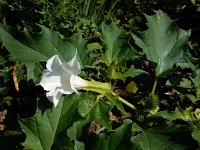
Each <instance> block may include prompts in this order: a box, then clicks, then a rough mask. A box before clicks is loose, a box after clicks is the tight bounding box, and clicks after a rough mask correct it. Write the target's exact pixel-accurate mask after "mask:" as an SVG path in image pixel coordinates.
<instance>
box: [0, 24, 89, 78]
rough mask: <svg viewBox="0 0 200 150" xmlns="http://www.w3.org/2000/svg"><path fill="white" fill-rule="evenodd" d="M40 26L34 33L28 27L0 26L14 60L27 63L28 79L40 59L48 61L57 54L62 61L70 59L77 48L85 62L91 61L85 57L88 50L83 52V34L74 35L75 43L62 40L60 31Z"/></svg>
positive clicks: (3, 39) (32, 76) (2, 36)
mask: <svg viewBox="0 0 200 150" xmlns="http://www.w3.org/2000/svg"><path fill="white" fill-rule="evenodd" d="M40 28H41V31H40V32H38V33H34V32H31V31H28V30H27V29H24V30H23V31H18V30H16V29H14V28H9V27H8V26H4V25H1V27H0V37H1V40H2V42H3V44H4V46H5V47H6V48H7V50H8V51H9V52H10V54H11V59H12V60H14V61H20V62H22V63H25V65H26V66H27V70H28V71H27V73H28V79H34V73H33V70H34V68H35V64H36V63H37V62H38V61H46V60H48V59H49V58H50V57H52V56H53V55H56V54H57V55H59V56H60V58H61V60H62V61H68V60H70V59H71V58H72V57H73V55H74V53H75V49H76V48H81V49H79V50H78V52H81V55H82V56H83V57H81V58H82V61H83V63H89V62H88V61H87V58H88V57H85V56H86V55H87V52H83V47H84V44H85V43H86V41H84V40H83V39H82V37H81V36H78V37H73V39H74V38H76V39H77V41H76V42H74V40H73V39H72V42H73V43H71V42H69V41H64V40H61V38H60V36H59V33H58V32H55V31H52V30H50V29H48V28H46V27H44V26H40ZM83 54H84V55H83ZM84 65H89V64H84Z"/></svg>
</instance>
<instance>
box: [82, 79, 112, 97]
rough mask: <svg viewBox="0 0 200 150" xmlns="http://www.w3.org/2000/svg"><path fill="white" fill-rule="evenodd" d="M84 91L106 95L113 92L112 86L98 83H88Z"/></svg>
mask: <svg viewBox="0 0 200 150" xmlns="http://www.w3.org/2000/svg"><path fill="white" fill-rule="evenodd" d="M82 89H84V90H89V91H94V92H97V93H100V94H106V93H108V92H110V91H111V84H110V83H102V82H98V81H87V86H85V87H82Z"/></svg>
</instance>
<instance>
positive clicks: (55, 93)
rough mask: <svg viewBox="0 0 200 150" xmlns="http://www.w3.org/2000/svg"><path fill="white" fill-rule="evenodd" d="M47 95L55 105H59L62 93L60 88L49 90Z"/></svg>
mask: <svg viewBox="0 0 200 150" xmlns="http://www.w3.org/2000/svg"><path fill="white" fill-rule="evenodd" d="M46 96H47V98H48V100H49V101H50V102H52V103H53V104H54V106H57V104H58V102H59V99H60V97H61V96H62V93H61V92H60V91H59V90H58V89H55V90H51V91H49V92H47V93H46Z"/></svg>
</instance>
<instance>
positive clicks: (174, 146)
mask: <svg viewBox="0 0 200 150" xmlns="http://www.w3.org/2000/svg"><path fill="white" fill-rule="evenodd" d="M132 131H133V132H135V133H137V134H135V135H133V136H132V138H131V141H132V142H133V144H134V147H133V149H134V150H186V149H190V148H192V141H191V140H188V139H191V136H190V130H189V129H187V128H185V127H181V126H161V127H154V128H150V129H148V130H143V129H141V128H140V127H139V126H138V125H137V124H133V127H132Z"/></svg>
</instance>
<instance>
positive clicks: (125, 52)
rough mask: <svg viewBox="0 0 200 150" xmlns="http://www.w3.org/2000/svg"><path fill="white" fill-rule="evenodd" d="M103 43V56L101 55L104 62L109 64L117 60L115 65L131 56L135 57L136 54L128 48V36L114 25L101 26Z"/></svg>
mask: <svg viewBox="0 0 200 150" xmlns="http://www.w3.org/2000/svg"><path fill="white" fill-rule="evenodd" d="M101 30H102V35H103V37H102V38H103V42H104V43H105V46H106V48H105V54H104V55H103V58H102V59H103V60H104V62H105V63H106V64H107V65H108V66H110V64H111V63H112V62H113V61H114V60H115V59H117V63H120V62H121V61H123V60H127V59H128V58H131V57H133V56H135V57H136V52H135V51H134V49H133V48H131V47H130V46H129V43H128V38H129V34H127V33H126V32H124V31H123V30H122V29H120V28H119V27H117V26H116V24H115V23H112V24H111V25H106V24H105V23H102V25H101Z"/></svg>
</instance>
